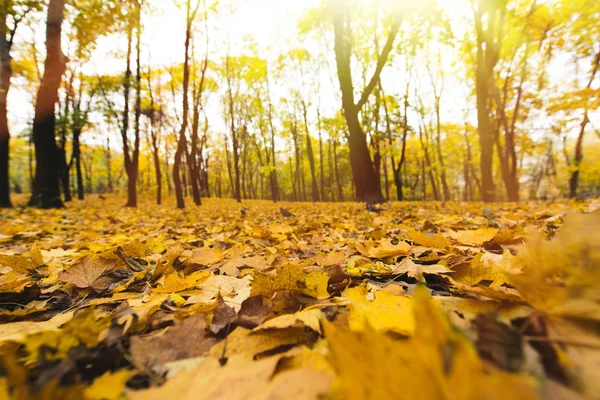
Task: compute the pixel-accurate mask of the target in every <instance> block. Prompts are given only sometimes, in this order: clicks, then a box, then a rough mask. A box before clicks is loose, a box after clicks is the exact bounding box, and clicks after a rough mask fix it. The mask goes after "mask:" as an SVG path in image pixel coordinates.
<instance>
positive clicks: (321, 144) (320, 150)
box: [317, 110, 327, 201]
mask: <svg viewBox="0 0 600 400" xmlns="http://www.w3.org/2000/svg"><path fill="white" fill-rule="evenodd" d="M317 124H318V125H319V127H318V129H319V168H320V173H321V200H322V201H327V198H326V196H325V165H324V163H323V132H322V131H321V111H320V110H317Z"/></svg>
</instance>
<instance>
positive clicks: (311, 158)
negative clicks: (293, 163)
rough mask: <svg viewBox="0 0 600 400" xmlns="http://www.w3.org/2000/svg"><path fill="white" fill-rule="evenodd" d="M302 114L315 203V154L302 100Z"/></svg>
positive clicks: (316, 196)
mask: <svg viewBox="0 0 600 400" xmlns="http://www.w3.org/2000/svg"><path fill="white" fill-rule="evenodd" d="M302 114H303V117H304V130H305V132H306V153H307V155H308V163H309V167H310V177H311V183H312V201H313V202H314V203H316V202H318V201H319V185H318V184H317V173H316V168H315V155H314V153H313V148H312V141H311V139H310V132H309V130H308V115H307V114H308V110H307V107H306V104H305V103H304V102H302Z"/></svg>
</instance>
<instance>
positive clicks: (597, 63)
mask: <svg viewBox="0 0 600 400" xmlns="http://www.w3.org/2000/svg"><path fill="white" fill-rule="evenodd" d="M599 69H600V52H598V53H597V54H596V56H595V58H594V66H593V68H592V74H591V76H590V80H589V82H588V84H587V86H586V88H587V89H590V88H591V87H592V84H593V83H594V79H595V78H596V74H597V73H598V70H599ZM589 123H590V118H589V110H588V109H587V108H586V109H585V112H584V115H583V121H582V122H581V129H580V130H579V136H578V137H577V144H576V145H575V157H574V159H573V163H572V167H573V172H572V173H571V177H570V178H569V197H570V198H571V199H574V198H575V197H577V189H578V186H579V175H580V167H581V161H583V137H584V135H585V128H586V127H587V125H588V124H589Z"/></svg>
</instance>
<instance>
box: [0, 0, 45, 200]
mask: <svg viewBox="0 0 600 400" xmlns="http://www.w3.org/2000/svg"><path fill="white" fill-rule="evenodd" d="M20 3H22V2H15V1H10V0H4V1H2V3H0V208H3V207H11V206H12V204H11V201H10V179H9V141H10V131H9V128H8V115H7V114H8V110H7V99H8V92H9V90H10V83H11V82H10V81H11V78H12V75H13V68H12V65H11V64H12V57H11V54H10V53H11V49H12V46H13V42H14V38H15V34H16V32H17V28H18V26H19V24H20V23H21V21H22V20H23V18H24V17H25V16H26V15H27V14H28V13H29V12H30V11H31V10H32V9H33V7H34V6H37V4H36V3H35V2H28V3H25V4H20ZM9 20H12V26H10V27H9Z"/></svg>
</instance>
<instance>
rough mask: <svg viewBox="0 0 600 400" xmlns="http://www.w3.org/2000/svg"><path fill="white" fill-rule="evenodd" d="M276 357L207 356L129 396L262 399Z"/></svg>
mask: <svg viewBox="0 0 600 400" xmlns="http://www.w3.org/2000/svg"><path fill="white" fill-rule="evenodd" d="M279 358H280V357H269V358H265V359H262V360H258V361H252V360H248V359H246V358H241V357H231V358H229V360H228V361H227V364H225V366H221V365H219V361H218V360H217V359H213V358H208V359H206V360H204V361H203V362H202V363H201V364H200V365H199V366H198V367H197V368H195V369H193V370H190V371H182V372H180V373H179V374H177V375H175V377H174V378H173V379H170V380H169V381H167V383H166V384H164V385H163V386H161V387H157V388H151V389H147V390H141V391H137V392H132V393H131V394H130V398H131V399H133V400H136V399H138V400H153V399H156V400H165V399H179V400H203V399H206V400H219V399H222V400H238V399H239V400H246V399H250V400H253V399H263V398H266V397H265V393H268V391H269V381H270V379H271V376H272V375H273V373H274V372H275V367H276V366H277V363H278V362H279Z"/></svg>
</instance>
